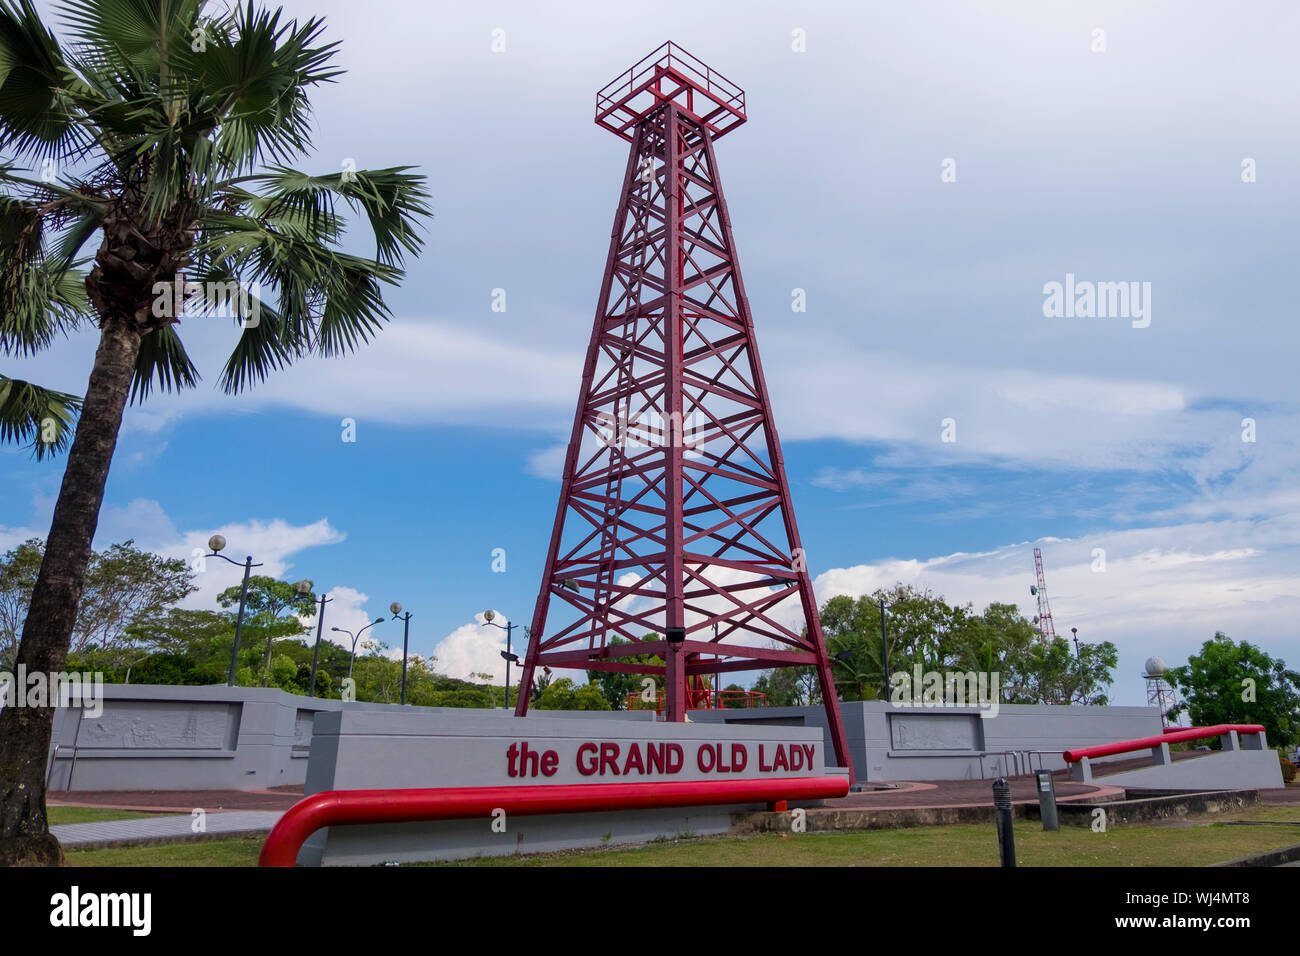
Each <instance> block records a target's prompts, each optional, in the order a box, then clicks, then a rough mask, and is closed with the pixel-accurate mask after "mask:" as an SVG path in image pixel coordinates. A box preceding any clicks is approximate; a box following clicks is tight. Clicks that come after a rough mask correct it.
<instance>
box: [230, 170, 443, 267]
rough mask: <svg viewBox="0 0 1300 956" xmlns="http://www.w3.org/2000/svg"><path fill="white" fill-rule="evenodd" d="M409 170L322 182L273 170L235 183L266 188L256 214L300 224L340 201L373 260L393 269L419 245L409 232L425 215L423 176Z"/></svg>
mask: <svg viewBox="0 0 1300 956" xmlns="http://www.w3.org/2000/svg"><path fill="white" fill-rule="evenodd" d="M411 168H412V167H410V166H395V167H392V168H389V169H370V170H346V171H340V172H339V173H337V174H332V175H328V176H309V175H307V174H306V173H302V172H299V171H298V170H296V169H289V168H287V167H284V166H278V167H275V168H274V169H273V170H272V171H271V172H269V173H264V174H261V175H258V176H248V177H244V179H243V180H241V182H246V183H257V184H259V185H262V186H264V187H266V193H265V195H264V196H263V197H261V199H260V202H261V203H262V204H263V209H262V214H263V215H265V216H276V215H283V214H285V213H286V212H292V213H293V214H295V215H296V216H298V217H300V218H302V219H303V220H304V221H306V222H314V221H315V220H316V219H317V218H318V217H323V216H326V215H331V216H332V215H333V214H334V198H335V197H336V196H338V197H342V198H343V199H344V200H346V201H347V203H348V205H349V206H351V207H352V209H353V210H360V211H361V212H362V213H363V214H364V215H365V217H366V219H367V221H368V222H369V223H370V230H371V232H372V233H373V235H374V238H375V257H376V258H377V259H379V260H380V261H382V262H385V263H389V264H399V263H400V262H401V261H402V258H403V255H404V254H405V253H407V252H409V253H412V254H415V253H418V252H419V250H420V247H421V245H422V244H423V240H422V239H421V238H420V236H419V234H418V233H417V232H416V230H415V222H416V219H417V217H420V216H427V215H429V212H430V210H429V207H428V205H427V204H426V201H427V200H428V198H429V194H428V193H427V192H426V191H425V189H424V184H425V179H424V177H423V176H418V175H413V174H412V173H410V172H409V170H410V169H411Z"/></svg>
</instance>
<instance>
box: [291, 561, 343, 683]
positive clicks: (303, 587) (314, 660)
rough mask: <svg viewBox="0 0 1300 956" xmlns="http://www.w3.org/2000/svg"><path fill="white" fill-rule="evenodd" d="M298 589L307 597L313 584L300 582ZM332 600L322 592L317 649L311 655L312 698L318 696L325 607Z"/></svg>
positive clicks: (318, 615) (317, 619)
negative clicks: (317, 675) (317, 687)
mask: <svg viewBox="0 0 1300 956" xmlns="http://www.w3.org/2000/svg"><path fill="white" fill-rule="evenodd" d="M297 588H298V593H299V594H301V595H302V596H303V597H306V596H307V595H308V594H311V588H312V583H311V582H310V581H299V582H298V584H297ZM332 600H334V599H333V598H328V597H326V596H325V592H324V591H322V592H321V596H320V610H319V611H317V612H316V649H315V650H314V651H312V655H311V693H310V694H309V695H308V696H311V697H315V696H316V670H317V668H318V667H319V665H320V639H321V632H322V631H324V630H325V605H326V604H328V603H329V602H330V601H332Z"/></svg>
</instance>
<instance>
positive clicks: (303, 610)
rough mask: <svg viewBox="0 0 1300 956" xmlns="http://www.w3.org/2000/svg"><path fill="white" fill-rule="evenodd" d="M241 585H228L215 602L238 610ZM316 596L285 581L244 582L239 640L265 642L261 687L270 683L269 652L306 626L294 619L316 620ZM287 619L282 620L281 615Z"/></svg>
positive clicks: (258, 577)
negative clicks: (314, 618)
mask: <svg viewBox="0 0 1300 956" xmlns="http://www.w3.org/2000/svg"><path fill="white" fill-rule="evenodd" d="M242 591H243V584H242V582H241V583H240V584H235V585H232V586H230V587H228V588H226V589H225V590H224V591H222V592H221V593H220V594H218V595H217V602H218V603H219V604H220V605H221V606H222V607H224V608H227V609H230V608H235V609H236V610H237V609H238V608H239V596H240V594H241V593H242ZM316 606H317V605H316V596H315V595H314V594H311V593H310V592H308V593H307V594H299V593H298V588H297V586H296V585H294V584H290V583H289V582H288V581H281V580H279V579H278V578H272V577H267V576H266V575H262V574H254V575H250V576H249V578H248V596H247V598H246V600H245V602H244V633H243V635H242V638H243V639H246V640H247V641H248V642H249V643H250V644H252V643H254V642H257V641H261V640H265V641H266V650H265V651H264V653H263V657H262V668H261V684H262V686H263V687H266V686H268V684H270V683H271V682H272V681H271V649H272V647H273V646H274V644H275V642H276V641H277V640H280V639H281V638H286V637H297V636H298V635H300V634H303V633H305V632H306V630H307V628H306V625H304V624H303V623H302V621H300V620H298V617H299V616H301V617H315V616H316ZM286 613H287V615H288V616H284V615H286Z"/></svg>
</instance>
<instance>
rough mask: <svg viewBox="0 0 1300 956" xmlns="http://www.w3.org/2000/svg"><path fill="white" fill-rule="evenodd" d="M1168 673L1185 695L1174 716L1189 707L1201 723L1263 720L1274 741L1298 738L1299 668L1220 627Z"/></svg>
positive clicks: (1288, 741) (1195, 720) (1282, 742)
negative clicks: (1180, 665)
mask: <svg viewBox="0 0 1300 956" xmlns="http://www.w3.org/2000/svg"><path fill="white" fill-rule="evenodd" d="M1166 676H1167V677H1168V679H1169V683H1170V685H1171V686H1172V687H1173V688H1174V690H1175V691H1177V692H1178V694H1179V696H1180V698H1181V699H1180V700H1179V701H1178V703H1177V704H1175V705H1174V706H1173V707H1172V708H1171V709H1170V711H1169V715H1170V716H1173V715H1175V714H1177V713H1178V712H1179V711H1182V710H1184V709H1186V711H1187V713H1188V716H1190V717H1191V719H1192V724H1193V725H1195V726H1197V727H1209V726H1213V725H1214V724H1262V725H1263V727H1264V732H1265V733H1266V734H1267V736H1268V739H1269V741H1270V743H1272V744H1273V745H1274V746H1289V745H1291V744H1295V743H1297V742H1300V673H1297V672H1296V671H1293V670H1290V669H1289V668H1288V667H1287V666H1286V662H1285V661H1283V660H1281V659H1275V658H1273V657H1270V656H1269V655H1268V654H1266V653H1265V652H1264V651H1263V650H1261V649H1260V648H1258V647H1256V646H1255V645H1254V644H1251V643H1249V642H1247V641H1241V642H1235V641H1233V640H1232V638H1230V637H1229V636H1228V635H1226V634H1224V633H1223V632H1222V631H1216V632H1215V634H1214V637H1213V638H1212V639H1210V640H1208V641H1206V642H1205V643H1204V644H1202V645H1201V652H1200V653H1199V654H1192V655H1191V656H1189V657H1188V658H1187V663H1186V664H1184V665H1183V666H1182V667H1172V668H1170V669H1169V671H1168V673H1167V674H1166Z"/></svg>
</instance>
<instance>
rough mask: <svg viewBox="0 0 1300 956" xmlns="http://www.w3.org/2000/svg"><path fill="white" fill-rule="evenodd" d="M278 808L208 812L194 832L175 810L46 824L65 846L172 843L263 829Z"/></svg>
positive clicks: (272, 820) (187, 817)
mask: <svg viewBox="0 0 1300 956" xmlns="http://www.w3.org/2000/svg"><path fill="white" fill-rule="evenodd" d="M281 815H282V814H281V813H280V811H278V810H238V811H234V812H231V813H208V814H205V816H204V828H203V830H201V831H199V832H195V831H194V829H193V826H192V822H191V821H192V819H193V818H192V817H191V815H190V814H188V813H177V814H172V815H169V816H165V817H145V818H143V819H135V820H103V821H100V822H97V823H60V824H56V825H54V826H52V827H50V832H51V833H53V834H54V835H55V836H56V837H58V840H59V842H60V843H62V844H63V845H64V846H65V847H78V848H80V849H87V848H89V847H104V846H120V845H122V844H126V843H154V842H166V843H176V842H179V841H181V840H190V839H202V838H203V837H205V836H208V837H210V836H214V835H219V836H237V835H240V834H252V833H266V832H268V831H269V830H270V829H271V827H273V826H275V823H276V821H277V820H279V819H280V817H281Z"/></svg>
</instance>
